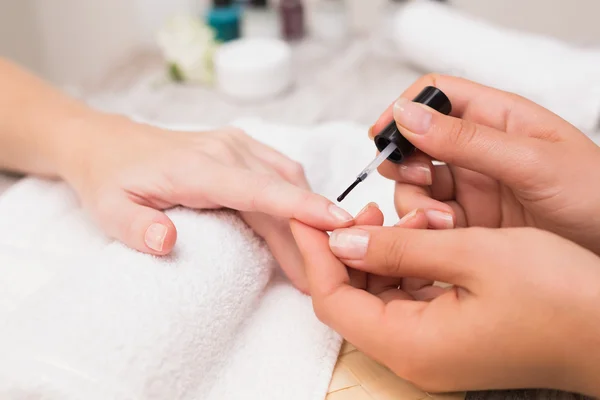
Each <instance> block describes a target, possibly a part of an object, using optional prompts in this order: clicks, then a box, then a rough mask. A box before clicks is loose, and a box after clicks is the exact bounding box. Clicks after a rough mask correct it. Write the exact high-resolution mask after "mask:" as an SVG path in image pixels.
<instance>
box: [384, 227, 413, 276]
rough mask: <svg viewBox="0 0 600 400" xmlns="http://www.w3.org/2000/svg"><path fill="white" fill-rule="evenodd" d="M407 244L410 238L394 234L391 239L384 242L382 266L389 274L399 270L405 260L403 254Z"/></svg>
mask: <svg viewBox="0 0 600 400" xmlns="http://www.w3.org/2000/svg"><path fill="white" fill-rule="evenodd" d="M409 246H410V239H408V237H406V236H404V235H403V236H402V237H400V236H397V235H395V236H394V237H393V239H391V240H389V241H388V242H387V243H386V247H387V248H385V249H384V250H385V252H384V253H383V254H384V268H386V269H387V272H388V273H389V274H391V276H394V275H396V274H397V273H400V272H401V270H402V266H403V265H404V262H405V257H404V255H405V254H406V250H407V249H408V247H409Z"/></svg>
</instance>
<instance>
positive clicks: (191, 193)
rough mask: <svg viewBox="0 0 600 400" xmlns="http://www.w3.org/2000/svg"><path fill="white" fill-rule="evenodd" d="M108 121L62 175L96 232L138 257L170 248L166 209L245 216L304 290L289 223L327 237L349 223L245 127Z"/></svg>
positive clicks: (94, 128)
mask: <svg viewBox="0 0 600 400" xmlns="http://www.w3.org/2000/svg"><path fill="white" fill-rule="evenodd" d="M110 121H111V122H110V124H108V120H102V122H97V123H90V124H89V132H86V138H85V140H86V142H85V143H84V144H82V145H80V146H79V148H78V150H79V151H78V152H77V154H76V155H75V156H74V157H73V160H69V161H68V162H66V163H65V167H64V169H63V171H61V176H63V177H64V178H65V179H66V180H67V181H68V182H69V183H70V184H71V185H72V186H73V187H74V189H75V190H76V192H77V193H78V194H79V196H80V197H81V200H82V202H83V205H84V207H85V208H86V209H87V210H89V211H90V213H91V214H92V216H93V217H94V218H95V220H96V221H97V222H98V224H100V226H101V227H102V228H103V229H104V230H105V231H106V232H107V233H108V234H109V235H110V236H112V237H114V238H116V239H119V240H121V241H122V242H124V243H125V244H127V245H128V246H130V247H132V248H134V249H137V250H139V251H142V252H147V253H151V254H156V255H164V254H167V253H169V252H170V251H171V250H172V248H173V246H174V244H175V241H176V236H177V234H176V229H175V226H174V225H173V223H172V222H171V221H170V220H169V218H168V217H167V216H166V215H165V214H164V213H163V211H162V210H165V209H168V208H171V207H174V206H178V205H182V206H185V207H190V208H194V209H213V208H221V207H227V208H231V209H235V210H240V211H241V215H242V218H244V220H245V221H246V222H247V223H248V224H249V225H250V226H251V227H252V228H253V229H254V230H255V231H256V232H257V233H258V234H259V235H260V236H262V237H263V238H264V239H265V240H266V242H267V244H268V245H269V247H270V248H271V250H272V252H273V254H274V256H275V257H276V258H277V260H278V261H279V262H280V264H281V266H282V268H283V269H284V270H285V272H286V273H287V275H288V276H289V278H290V279H291V280H292V282H293V283H294V284H295V285H296V286H297V287H298V288H300V289H301V290H304V291H305V290H306V277H305V275H304V269H303V266H302V258H301V256H300V254H299V252H298V249H297V247H296V244H295V242H294V239H293V237H292V235H291V232H290V230H289V225H288V219H289V218H295V219H298V220H300V221H303V222H305V223H306V224H308V225H311V226H314V227H317V228H319V229H323V230H332V229H335V228H340V227H346V226H349V225H351V224H352V220H353V218H352V216H351V215H350V214H348V213H347V212H345V211H343V210H342V209H340V208H338V207H337V206H335V205H334V204H333V203H331V202H330V201H328V200H327V199H325V198H324V197H322V196H319V195H317V194H314V193H312V192H311V191H310V189H309V186H308V183H307V181H306V178H305V176H304V173H303V170H302V167H301V166H300V165H299V164H298V163H296V162H294V161H292V160H290V159H289V158H287V157H286V156H284V155H282V154H280V153H279V152H277V151H275V150H273V149H272V148H270V147H268V146H266V145H264V144H262V143H259V142H257V141H255V140H253V139H251V138H250V137H249V136H247V135H246V134H245V133H244V132H242V131H240V130H238V129H233V128H229V129H223V130H221V131H214V132H196V133H190V132H174V131H166V130H162V129H158V128H155V127H150V126H146V125H141V124H135V123H133V122H131V121H129V120H125V119H121V118H115V119H111V120H110ZM95 132H97V134H94V133H95Z"/></svg>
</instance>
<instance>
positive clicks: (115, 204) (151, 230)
mask: <svg viewBox="0 0 600 400" xmlns="http://www.w3.org/2000/svg"><path fill="white" fill-rule="evenodd" d="M92 212H93V214H94V216H95V217H96V219H97V220H98V222H99V225H100V227H101V228H102V229H103V230H104V232H105V233H106V234H107V235H109V236H111V237H112V238H114V239H117V240H119V241H121V242H122V243H123V244H125V245H126V246H128V247H131V248H132V249H135V250H138V251H141V252H142V253H148V254H154V255H166V254H169V253H170V252H171V250H172V249H173V246H174V245H175V241H176V240H177V230H176V228H175V225H174V224H173V222H172V221H171V220H170V219H169V217H167V216H166V215H165V213H163V212H161V211H158V210H155V209H154V208H151V207H146V206H142V205H140V204H137V203H135V202H133V201H131V200H129V199H127V198H117V199H114V200H112V199H110V198H106V197H105V198H103V199H102V200H101V201H100V202H99V203H98V204H97V207H96V210H92Z"/></svg>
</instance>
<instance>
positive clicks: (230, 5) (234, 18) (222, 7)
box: [206, 0, 241, 42]
mask: <svg viewBox="0 0 600 400" xmlns="http://www.w3.org/2000/svg"><path fill="white" fill-rule="evenodd" d="M206 19H207V23H208V24H209V25H210V26H211V27H212V28H213V29H214V30H215V38H216V39H217V40H218V41H220V42H228V41H230V40H235V39H238V38H239V37H240V31H241V28H240V25H241V9H240V8H239V7H238V6H237V5H236V4H234V2H233V0H213V6H212V8H211V9H210V10H209V12H208V15H207V16H206Z"/></svg>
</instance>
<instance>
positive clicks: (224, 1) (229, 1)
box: [213, 0, 233, 8]
mask: <svg viewBox="0 0 600 400" xmlns="http://www.w3.org/2000/svg"><path fill="white" fill-rule="evenodd" d="M231 5H233V0H213V7H215V8H217V7H230V6H231Z"/></svg>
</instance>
